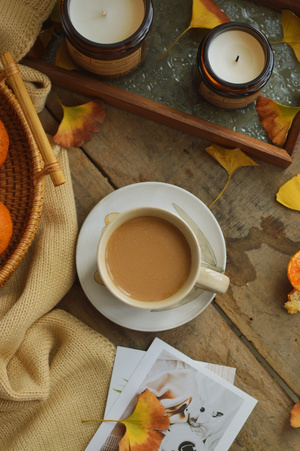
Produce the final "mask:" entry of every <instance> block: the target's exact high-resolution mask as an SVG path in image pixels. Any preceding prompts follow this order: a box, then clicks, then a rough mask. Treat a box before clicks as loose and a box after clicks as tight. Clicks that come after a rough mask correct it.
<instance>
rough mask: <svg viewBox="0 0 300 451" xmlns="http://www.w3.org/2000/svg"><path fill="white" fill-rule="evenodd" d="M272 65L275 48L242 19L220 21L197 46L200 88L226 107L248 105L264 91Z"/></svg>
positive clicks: (213, 100) (209, 98)
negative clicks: (224, 22)
mask: <svg viewBox="0 0 300 451" xmlns="http://www.w3.org/2000/svg"><path fill="white" fill-rule="evenodd" d="M273 65H274V58H273V51H272V48H271V46H270V44H269V42H268V40H267V38H266V37H265V35H264V34H263V33H261V32H260V31H259V30H257V29H256V28H254V27H252V26H251V25H247V24H243V23H240V22H228V23H226V24H222V25H218V26H217V27H215V28H214V29H212V30H211V31H210V32H208V33H207V34H206V36H205V37H204V38H203V40H202V42H201V43H200V46H199V49H198V54H197V66H198V70H199V73H200V77H201V81H200V86H199V92H200V94H201V95H202V96H203V97H204V98H205V99H206V100H208V101H209V102H210V103H212V104H214V105H217V106H220V107H223V108H240V107H243V106H246V105H248V104H249V103H251V102H253V100H255V99H256V98H257V97H258V96H259V94H260V93H261V91H262V89H263V88H264V86H265V84H266V83H267V82H268V80H269V78H270V76H271V74H272V70H273Z"/></svg>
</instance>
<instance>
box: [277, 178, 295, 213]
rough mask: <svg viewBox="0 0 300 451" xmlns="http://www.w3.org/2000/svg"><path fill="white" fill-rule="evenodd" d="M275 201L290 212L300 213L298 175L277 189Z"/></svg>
mask: <svg viewBox="0 0 300 451" xmlns="http://www.w3.org/2000/svg"><path fill="white" fill-rule="evenodd" d="M276 200H277V201H278V202H280V203H281V204H282V205H284V206H285V207H287V208H290V209H291V210H298V211H300V174H298V175H295V177H293V178H291V179H290V180H289V181H287V182H286V183H285V184H284V185H282V186H281V187H280V188H279V191H278V193H277V194H276Z"/></svg>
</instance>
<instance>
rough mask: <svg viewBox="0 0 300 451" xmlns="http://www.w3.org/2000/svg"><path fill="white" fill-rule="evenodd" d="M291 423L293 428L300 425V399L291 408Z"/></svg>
mask: <svg viewBox="0 0 300 451" xmlns="http://www.w3.org/2000/svg"><path fill="white" fill-rule="evenodd" d="M290 425H291V426H292V427H293V428H299V427H300V401H298V402H297V403H296V404H295V405H294V407H293V408H292V410H291V419H290Z"/></svg>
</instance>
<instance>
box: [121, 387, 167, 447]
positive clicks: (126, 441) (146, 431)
mask: <svg viewBox="0 0 300 451" xmlns="http://www.w3.org/2000/svg"><path fill="white" fill-rule="evenodd" d="M120 422H121V423H123V424H124V425H125V426H126V433H125V435H124V436H123V438H122V440H121V441H120V443H119V451H156V450H158V449H159V447H160V444H161V441H162V439H163V438H164V434H163V433H162V432H161V431H164V430H166V429H168V427H169V425H170V420H169V417H168V416H167V414H166V410H165V408H164V406H163V405H162V404H161V403H160V402H159V401H158V399H157V398H156V396H155V395H154V393H152V392H151V391H150V390H148V389H146V390H145V391H144V392H143V393H141V394H140V396H139V399H138V402H137V404H136V407H135V409H134V411H133V413H132V414H131V415H130V417H128V418H127V419H125V420H122V421H120Z"/></svg>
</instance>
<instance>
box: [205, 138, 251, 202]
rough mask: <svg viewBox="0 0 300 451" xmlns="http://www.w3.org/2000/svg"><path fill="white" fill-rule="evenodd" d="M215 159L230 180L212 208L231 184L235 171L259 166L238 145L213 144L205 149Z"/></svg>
mask: <svg viewBox="0 0 300 451" xmlns="http://www.w3.org/2000/svg"><path fill="white" fill-rule="evenodd" d="M205 150H206V151H207V152H208V153H209V154H210V155H211V156H212V157H213V158H214V159H215V160H217V161H218V163H220V165H221V166H223V168H224V169H225V170H226V171H227V173H228V180H227V182H226V184H225V186H224V188H223V189H222V191H221V192H220V194H219V195H218V196H217V197H216V199H215V200H214V201H213V203H212V204H211V205H210V207H209V208H211V207H212V206H213V205H214V204H215V202H216V201H217V200H218V199H219V198H220V196H221V195H222V194H223V193H224V191H225V189H226V188H227V186H228V185H229V182H230V180H231V177H232V175H233V174H234V172H235V171H236V170H237V169H239V168H241V167H243V166H259V164H258V163H255V161H253V160H251V158H249V157H248V156H247V155H246V154H245V153H244V152H242V151H241V150H240V149H239V148H238V147H237V148H235V149H229V148H226V147H221V146H218V145H217V144H212V145H211V146H210V147H207V148H206V149H205Z"/></svg>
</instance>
